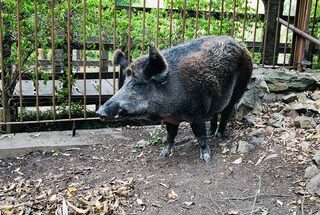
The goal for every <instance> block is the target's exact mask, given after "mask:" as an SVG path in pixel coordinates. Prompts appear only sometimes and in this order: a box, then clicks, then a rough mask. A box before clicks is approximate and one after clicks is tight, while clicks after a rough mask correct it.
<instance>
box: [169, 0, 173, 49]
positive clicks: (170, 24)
mask: <svg viewBox="0 0 320 215" xmlns="http://www.w3.org/2000/svg"><path fill="white" fill-rule="evenodd" d="M172 15H173V0H171V1H170V17H169V46H170V47H171V46H172Z"/></svg>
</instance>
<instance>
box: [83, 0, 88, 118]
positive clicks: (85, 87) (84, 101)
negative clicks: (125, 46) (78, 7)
mask: <svg viewBox="0 0 320 215" xmlns="http://www.w3.org/2000/svg"><path fill="white" fill-rule="evenodd" d="M86 24H87V0H83V118H85V119H86V118H87V25H86Z"/></svg>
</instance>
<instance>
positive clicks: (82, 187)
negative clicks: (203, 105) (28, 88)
mask: <svg viewBox="0 0 320 215" xmlns="http://www.w3.org/2000/svg"><path fill="white" fill-rule="evenodd" d="M250 129H251V130H253V129H255V128H250ZM119 130H121V136H120V137H118V138H117V137H114V136H111V135H103V134H98V135H97V134H95V133H94V131H93V132H92V134H91V135H90V136H86V137H84V138H83V141H88V142H91V143H96V145H94V146H88V147H83V148H79V149H70V150H65V151H59V152H57V151H54V152H33V153H31V154H28V155H26V156H23V157H19V158H12V159H5V160H0V187H1V188H0V214H1V212H3V214H7V213H9V212H10V211H11V212H12V211H14V210H13V207H18V206H17V204H18V203H20V204H24V203H25V202H29V203H28V204H25V205H24V209H23V210H24V214H36V213H35V211H36V212H37V213H39V214H46V213H54V211H55V210H57V208H58V205H59V204H62V203H61V201H62V200H61V199H62V197H63V198H65V199H66V200H67V201H70V202H71V201H73V202H75V201H74V198H77V197H78V196H80V195H82V194H84V193H87V192H88V191H93V190H97V189H99V188H101V187H103V186H106V184H107V185H108V186H114V185H115V184H117V183H118V184H119V183H120V184H124V185H128V184H130V187H129V188H128V187H127V188H126V189H127V190H126V191H128V192H127V193H125V194H124V195H123V196H122V197H121V195H118V193H117V195H118V196H120V197H121V198H120V197H119V198H120V201H118V202H116V203H115V202H112V204H114V205H113V206H112V207H114V208H113V209H112V210H110V209H108V210H107V211H108V212H105V214H111V213H115V214H116V213H126V214H261V215H263V214H279V215H282V214H283V215H286V214H317V212H318V210H319V208H320V204H319V198H318V197H312V196H310V195H308V194H306V193H304V183H305V182H304V179H303V174H304V169H305V168H306V167H307V165H308V163H309V162H310V156H311V155H309V154H308V153H307V154H306V153H302V152H301V150H299V149H297V150H288V147H287V145H286V144H287V143H279V141H277V140H278V139H279V138H278V137H279V136H280V135H281V134H277V133H272V134H261V135H265V136H264V138H265V139H264V141H263V143H261V144H260V145H259V146H258V147H256V149H254V150H253V151H251V152H249V153H245V154H240V153H239V152H236V153H230V152H226V151H224V150H225V145H227V146H230V145H232V143H233V142H236V141H239V140H246V141H249V139H250V136H248V133H249V132H248V128H247V127H246V126H244V125H242V124H240V123H237V124H233V125H232V126H231V127H230V129H229V130H230V134H231V136H230V137H228V138H227V140H223V141H222V140H218V139H211V140H210V145H211V147H212V150H213V160H212V162H211V163H210V164H205V163H204V162H203V161H202V160H200V158H199V148H198V146H197V144H196V141H195V139H194V137H193V135H192V133H191V130H190V128H189V127H188V126H182V128H181V129H180V130H179V134H178V136H177V139H176V147H175V150H174V153H173V155H172V156H170V157H169V158H168V159H162V158H160V157H159V156H158V155H159V153H160V151H161V148H162V146H161V145H160V144H153V145H147V146H145V147H140V148H137V147H136V146H135V145H136V143H137V142H138V141H139V140H142V139H150V132H152V131H154V128H153V127H130V128H122V129H119ZM163 135H164V132H163V133H160V134H159V136H161V137H162V136H163ZM310 147H312V146H310ZM270 155H271V156H270ZM301 156H302V157H301ZM239 158H241V159H242V160H239ZM234 161H236V162H234ZM21 180H24V183H25V184H26V181H28V182H30V181H31V182H34V184H37V183H36V182H38V183H39V184H41V185H39V184H38V185H34V187H35V188H34V189H33V188H32V189H31V187H32V185H28V187H29V188H30V190H29V191H28V192H30V193H31V194H30V193H29V194H27V193H26V194H25V195H24V196H23V195H21V191H20V194H19V193H18V191H19V190H18V191H17V189H16V188H13V189H11V190H10V186H11V185H12V184H13V183H16V184H17V185H16V187H18V184H19V181H21ZM126 180H127V181H131V182H128V183H127V182H125V181H126ZM31 184H32V183H31ZM20 186H21V184H20ZM70 187H71V188H73V189H70ZM24 189H26V188H24ZM117 189H118V188H117ZM43 190H45V191H46V192H45V195H44V196H40V197H39V195H40V194H41V193H42V191H43ZM13 191H14V192H13ZM26 192H27V191H26ZM114 193H116V192H114ZM53 194H54V195H57V200H55V199H52V195H53ZM50 197H51V200H50V201H49V200H48V199H49V198H50ZM10 198H11V203H12V202H13V203H12V204H13V206H12V205H11V206H10V207H9V206H8V207H7V208H5V206H6V205H8V204H9V202H8V201H9V200H10ZM37 198H38V200H39V201H40V200H41V199H47V200H45V201H42V200H41V201H40V203H41V204H51V203H52V201H56V202H57V204H56V205H55V206H52V208H49V209H48V206H46V205H43V206H41V207H40V206H39V204H40V203H39V202H38V203H39V204H38V206H37V207H35V206H34V205H35V203H34V201H37ZM72 199H73V200H72ZM99 201H100V202H101V201H102V200H101V197H100V200H99ZM30 202H33V203H30ZM48 202H51V203H48ZM75 204H76V203H74V205H75ZM115 204H116V205H115ZM30 205H31V206H30ZM98 206H99V205H98ZM98 206H96V207H98ZM77 207H78V208H79V207H80V206H79V205H78V206H77ZM92 207H93V206H92ZM115 208H121V210H118V209H115ZM82 212H85V213H87V214H89V213H92V214H95V213H98V212H94V210H90V211H82ZM69 213H71V214H73V213H74V210H72V209H70V208H69ZM13 214H15V213H13ZM77 214H81V213H80V211H78V213H77ZM98 214H103V213H101V212H99V213H98Z"/></svg>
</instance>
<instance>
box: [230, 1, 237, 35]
mask: <svg viewBox="0 0 320 215" xmlns="http://www.w3.org/2000/svg"><path fill="white" fill-rule="evenodd" d="M236 5H237V0H233V12H232V32H231V36H232V37H234V31H235V21H236Z"/></svg>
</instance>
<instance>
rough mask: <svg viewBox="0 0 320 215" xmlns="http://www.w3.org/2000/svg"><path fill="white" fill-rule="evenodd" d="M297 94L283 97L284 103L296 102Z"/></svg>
mask: <svg viewBox="0 0 320 215" xmlns="http://www.w3.org/2000/svg"><path fill="white" fill-rule="evenodd" d="M297 98H298V97H297V94H295V93H290V94H289V95H285V96H283V97H282V101H283V102H285V103H287V104H289V103H291V102H294V101H295V100H296V99H297Z"/></svg>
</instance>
